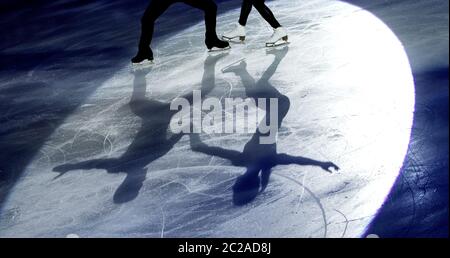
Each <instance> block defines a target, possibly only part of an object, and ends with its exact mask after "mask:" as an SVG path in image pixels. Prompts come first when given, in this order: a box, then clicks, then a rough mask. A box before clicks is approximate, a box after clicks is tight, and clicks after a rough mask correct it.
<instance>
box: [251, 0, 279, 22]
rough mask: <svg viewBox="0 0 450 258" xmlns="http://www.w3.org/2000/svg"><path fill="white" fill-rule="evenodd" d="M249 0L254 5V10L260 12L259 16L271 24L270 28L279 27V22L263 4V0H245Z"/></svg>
mask: <svg viewBox="0 0 450 258" xmlns="http://www.w3.org/2000/svg"><path fill="white" fill-rule="evenodd" d="M246 1H251V2H252V3H253V6H255V8H256V10H258V12H259V13H260V14H261V16H262V17H263V18H264V19H265V20H266V21H267V22H268V23H269V24H270V26H272V28H274V29H276V28H279V27H281V25H280V23H279V22H278V21H277V19H276V18H275V15H273V13H272V11H271V10H270V9H269V7H267V5H266V4H265V0H246ZM244 2H245V1H244Z"/></svg>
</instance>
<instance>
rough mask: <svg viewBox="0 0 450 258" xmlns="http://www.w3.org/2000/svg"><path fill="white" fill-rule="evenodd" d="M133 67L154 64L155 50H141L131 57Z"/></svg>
mask: <svg viewBox="0 0 450 258" xmlns="http://www.w3.org/2000/svg"><path fill="white" fill-rule="evenodd" d="M131 64H132V66H133V68H141V67H148V66H151V65H152V64H153V52H152V50H151V49H147V50H145V51H139V52H138V53H137V55H136V56H135V57H133V58H132V59H131Z"/></svg>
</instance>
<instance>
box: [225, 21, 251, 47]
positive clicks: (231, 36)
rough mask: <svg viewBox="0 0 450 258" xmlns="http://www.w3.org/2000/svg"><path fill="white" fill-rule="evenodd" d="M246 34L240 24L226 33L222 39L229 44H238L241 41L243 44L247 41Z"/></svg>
mask: <svg viewBox="0 0 450 258" xmlns="http://www.w3.org/2000/svg"><path fill="white" fill-rule="evenodd" d="M245 34H246V33H245V27H244V26H242V25H240V24H239V23H238V24H236V27H235V28H234V29H233V30H231V31H228V32H225V33H224V34H223V35H222V39H223V40H226V41H229V42H238V40H239V42H241V43H243V42H244V41H245V36H246V35H245Z"/></svg>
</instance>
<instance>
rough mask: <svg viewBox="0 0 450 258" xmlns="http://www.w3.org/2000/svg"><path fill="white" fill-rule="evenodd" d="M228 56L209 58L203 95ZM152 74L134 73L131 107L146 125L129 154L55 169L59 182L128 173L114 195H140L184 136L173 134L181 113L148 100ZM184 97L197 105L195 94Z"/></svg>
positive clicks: (122, 199) (129, 197) (122, 200)
mask: <svg viewBox="0 0 450 258" xmlns="http://www.w3.org/2000/svg"><path fill="white" fill-rule="evenodd" d="M225 55H226V53H223V54H220V55H216V56H211V55H209V56H208V57H207V58H206V60H205V62H204V73H203V78H202V88H201V93H202V95H206V94H208V93H209V92H210V91H211V90H212V89H213V88H214V86H215V67H216V63H217V61H218V60H219V59H220V58H222V57H223V56H225ZM150 71H151V68H146V69H141V70H138V71H135V72H134V83H133V85H134V86H133V87H134V88H133V94H132V97H131V100H130V103H129V107H130V109H131V111H132V112H133V113H134V114H135V115H137V116H138V117H140V118H141V119H142V124H141V128H140V129H139V131H138V133H137V134H136V136H135V138H134V139H133V142H132V143H131V144H130V145H129V147H128V149H127V151H126V152H125V153H124V154H123V155H122V156H120V157H118V158H102V159H93V160H88V161H83V162H80V163H75V164H65V165H61V166H58V167H55V168H54V169H53V170H54V171H55V172H59V173H60V175H59V176H57V177H55V179H56V178H58V177H60V176H62V175H64V174H65V173H67V172H69V171H73V170H91V169H104V170H106V171H107V172H108V173H125V174H126V178H125V180H124V181H123V182H122V183H121V185H120V186H119V187H118V189H117V190H116V192H115V194H114V198H113V199H114V202H115V203H125V202H129V201H131V200H133V199H135V198H136V197H137V196H138V194H139V190H140V189H141V187H142V185H143V183H144V181H145V178H146V174H147V168H146V167H147V166H148V165H149V164H150V163H152V162H153V161H155V160H157V159H159V158H161V157H163V156H164V155H166V154H167V153H168V152H169V151H170V150H171V149H172V148H173V146H174V145H175V144H176V143H177V142H178V141H179V140H180V139H181V137H182V136H183V134H182V133H180V134H171V135H170V134H169V126H170V121H171V119H172V117H173V116H174V115H175V114H176V113H177V112H178V111H177V110H171V109H170V103H166V102H161V101H158V100H154V99H149V98H147V97H145V93H146V89H147V81H146V78H145V77H146V75H147V74H148V73H149V72H150ZM181 97H182V98H185V99H187V100H188V101H189V103H190V104H193V101H194V99H193V94H192V93H190V94H188V95H185V96H181Z"/></svg>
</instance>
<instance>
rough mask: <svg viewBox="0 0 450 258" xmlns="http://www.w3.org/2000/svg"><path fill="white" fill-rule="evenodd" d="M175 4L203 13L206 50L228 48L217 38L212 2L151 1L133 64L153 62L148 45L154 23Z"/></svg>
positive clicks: (214, 5)
mask: <svg viewBox="0 0 450 258" xmlns="http://www.w3.org/2000/svg"><path fill="white" fill-rule="evenodd" d="M175 3H184V4H187V5H189V6H191V7H194V8H197V9H200V10H202V11H203V12H204V15H205V25H206V35H205V36H206V39H205V44H206V46H207V47H208V49H212V48H213V47H218V48H226V47H228V46H229V44H228V43H227V42H223V41H221V40H219V39H218V37H217V33H216V17H217V5H216V4H215V3H214V1H213V0H152V1H151V3H150V5H149V6H148V7H147V9H146V10H145V13H144V16H143V17H142V19H141V37H140V40H139V52H138V55H137V56H136V57H135V58H133V60H132V62H133V63H139V62H141V61H143V60H145V59H149V60H153V53H152V51H151V48H150V44H151V42H152V38H153V32H154V27H155V22H156V20H157V19H158V18H159V17H160V16H161V15H162V14H163V13H164V12H165V11H166V10H167V9H168V8H169V7H170V6H171V5H173V4H175Z"/></svg>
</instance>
